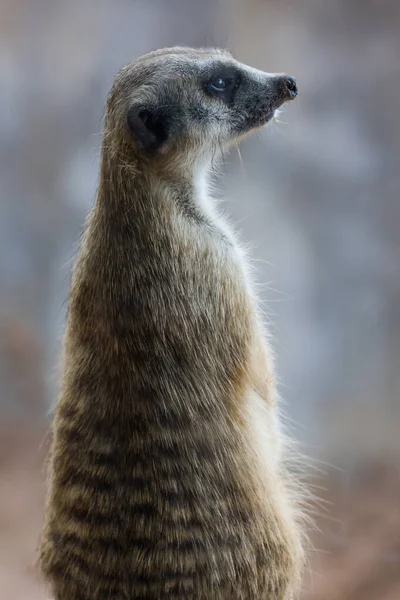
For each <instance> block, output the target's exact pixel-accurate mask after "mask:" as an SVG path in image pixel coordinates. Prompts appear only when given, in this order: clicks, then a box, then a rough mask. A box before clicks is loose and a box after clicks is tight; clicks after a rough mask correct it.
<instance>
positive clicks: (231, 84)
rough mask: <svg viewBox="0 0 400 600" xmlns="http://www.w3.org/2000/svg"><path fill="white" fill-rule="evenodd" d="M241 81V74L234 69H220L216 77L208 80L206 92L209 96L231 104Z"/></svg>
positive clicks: (213, 76)
mask: <svg viewBox="0 0 400 600" xmlns="http://www.w3.org/2000/svg"><path fill="white" fill-rule="evenodd" d="M240 80H241V77H240V73H239V72H238V70H237V69H235V68H234V67H225V68H219V69H218V70H217V71H216V73H215V75H212V76H211V77H210V78H209V79H208V80H206V82H205V91H206V93H207V94H208V95H209V96H216V97H219V98H220V99H221V100H224V101H225V102H230V101H232V100H233V97H234V95H235V91H236V89H237V88H238V86H239V84H240Z"/></svg>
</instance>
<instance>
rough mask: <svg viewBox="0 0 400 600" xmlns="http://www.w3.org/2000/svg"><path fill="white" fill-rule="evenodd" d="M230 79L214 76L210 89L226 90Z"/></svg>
mask: <svg viewBox="0 0 400 600" xmlns="http://www.w3.org/2000/svg"><path fill="white" fill-rule="evenodd" d="M228 83H229V82H228V81H227V80H226V79H222V77H214V78H213V79H211V81H210V82H209V84H208V87H209V88H210V90H212V91H214V92H224V91H225V90H226V88H227V86H228Z"/></svg>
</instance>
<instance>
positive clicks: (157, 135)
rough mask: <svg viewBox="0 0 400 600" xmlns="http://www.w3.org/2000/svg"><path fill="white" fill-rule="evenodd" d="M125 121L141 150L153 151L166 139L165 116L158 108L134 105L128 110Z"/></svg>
mask: <svg viewBox="0 0 400 600" xmlns="http://www.w3.org/2000/svg"><path fill="white" fill-rule="evenodd" d="M127 121H128V126H129V129H130V130H131V131H132V133H133V134H134V136H135V139H136V141H137V143H138V144H139V146H140V148H143V150H145V151H147V152H155V151H156V150H158V149H159V148H161V146H162V145H163V144H164V143H165V142H166V141H167V138H168V128H167V118H166V115H165V114H163V113H162V111H161V110H160V109H157V108H148V107H145V106H137V105H134V106H132V107H131V108H130V109H129V111H128V115H127Z"/></svg>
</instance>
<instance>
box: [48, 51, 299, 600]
mask: <svg viewBox="0 0 400 600" xmlns="http://www.w3.org/2000/svg"><path fill="white" fill-rule="evenodd" d="M296 94H297V87H296V81H295V79H294V78H293V77H290V76H288V75H282V74H278V75H277V74H270V73H264V72H262V71H259V70H256V69H253V68H251V67H248V66H246V65H244V64H241V63H239V62H238V61H237V60H235V59H234V58H233V57H232V55H231V54H230V53H229V52H227V51H223V50H219V49H211V50H210V49H198V50H195V49H191V48H181V47H176V48H170V49H164V50H157V51H153V52H150V53H148V54H145V55H144V56H142V57H141V58H139V59H138V60H136V61H135V62H133V63H131V64H130V65H129V66H127V67H125V68H123V69H122V70H121V71H120V73H119V74H118V75H117V77H116V79H115V82H114V85H113V87H112V89H111V92H110V94H109V97H108V101H107V108H106V118H105V129H104V137H103V144H102V156H101V169H100V182H99V189H98V195H97V200H96V202H95V206H94V208H93V209H92V212H91V214H90V216H89V219H88V223H87V227H86V230H85V233H84V236H83V240H82V244H81V249H80V253H79V258H78V260H77V264H76V267H75V269H74V275H73V281H72V287H71V293H70V304H69V315H68V321H67V331H66V336H65V349H64V353H65V355H64V367H63V369H64V370H63V380H62V390H61V395H60V398H59V401H58V404H57V408H56V414H55V419H54V425H53V442H52V449H51V453H50V456H51V458H50V476H49V492H48V501H47V508H46V516H45V525H44V529H43V534H42V539H41V543H40V552H39V559H40V565H41V569H42V572H43V573H44V576H45V578H46V579H47V581H48V583H49V587H50V590H51V594H52V597H53V598H54V599H55V600H134V599H135V600H136V599H147V600H158V599H164V598H169V599H185V600H190V599H193V600H194V599H199V600H261V599H268V600H288V599H289V598H294V596H295V594H296V590H297V588H298V584H299V579H300V574H301V571H302V564H303V555H304V551H303V541H302V538H303V536H302V527H301V525H300V523H299V520H298V512H299V511H298V507H297V502H296V499H295V498H294V497H293V495H292V494H291V492H290V489H291V483H290V477H289V475H288V473H287V469H286V466H285V460H284V459H283V454H282V453H283V449H282V447H283V444H282V440H283V435H282V433H281V432H280V426H279V419H278V415H277V407H276V389H275V383H274V371H273V364H272V360H271V356H270V350H269V346H268V343H267V337H266V333H265V330H264V325H263V321H262V315H261V312H260V309H259V307H258V302H257V298H256V294H255V293H254V285H253V283H252V280H251V275H250V272H249V271H250V269H249V266H248V261H247V259H246V256H245V254H244V252H243V251H242V249H241V247H240V245H239V244H238V243H237V241H236V239H235V235H234V233H233V231H232V230H231V228H230V226H229V225H228V224H227V223H226V222H225V220H224V219H223V218H222V217H221V216H220V215H219V213H218V210H217V209H216V207H215V203H214V201H213V198H212V197H210V194H209V191H208V185H207V181H208V174H209V170H210V165H211V163H212V161H213V160H214V159H215V157H216V156H218V154H219V153H220V152H221V150H223V149H224V148H226V147H228V146H229V145H232V144H236V143H237V142H238V140H240V139H241V138H242V137H244V136H246V135H248V134H249V133H251V132H253V131H254V130H256V129H258V128H260V127H263V126H264V125H266V124H267V123H268V122H269V121H270V120H271V119H272V118H273V116H274V113H275V111H276V110H277V108H278V107H279V106H281V105H282V104H283V103H284V102H285V101H287V100H291V99H292V98H294V97H295V96H296Z"/></svg>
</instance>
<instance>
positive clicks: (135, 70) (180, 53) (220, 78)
mask: <svg viewBox="0 0 400 600" xmlns="http://www.w3.org/2000/svg"><path fill="white" fill-rule="evenodd" d="M296 95H297V86H296V80H295V79H294V78H293V77H291V76H289V75H285V74H271V73H264V72H263V71H259V70H257V69H253V68H251V67H248V66H247V65H244V64H242V63H240V62H238V61H237V60H235V59H234V58H233V57H232V55H231V54H230V53H229V52H227V51H225V50H218V49H198V50H195V49H192V48H179V47H177V48H167V49H163V50H157V51H155V52H150V53H148V54H145V55H144V56H142V57H141V58H139V59H138V60H137V61H135V62H133V63H131V64H130V65H128V66H127V67H125V68H124V69H122V71H121V72H120V73H119V75H118V76H117V78H116V80H115V83H114V86H113V88H112V90H111V93H110V96H109V100H108V107H107V108H108V110H107V122H108V125H109V127H108V129H109V130H111V131H115V129H116V128H117V129H119V130H120V131H122V133H123V135H122V137H121V136H114V139H115V138H117V139H123V140H124V147H125V148H127V147H128V148H131V149H132V151H133V152H134V154H135V156H136V158H138V157H141V158H143V159H145V160H147V161H157V162H158V163H161V162H163V161H165V160H170V159H173V160H174V162H176V159H178V160H179V162H180V164H182V165H187V166H188V165H189V164H190V163H191V162H192V163H193V162H194V161H196V159H201V158H203V159H204V158H207V157H211V156H213V155H215V152H218V150H219V149H222V148H223V147H224V146H227V145H229V144H230V143H232V142H233V143H234V142H236V141H237V140H238V139H239V138H241V137H243V136H245V135H246V134H248V133H251V132H252V131H254V130H256V129H258V128H260V127H262V126H264V125H265V124H267V123H268V122H269V121H270V120H271V119H272V118H273V116H274V113H275V111H276V110H277V109H278V108H279V107H280V106H281V105H282V104H283V103H284V102H286V101H287V100H292V99H293V98H295V96H296Z"/></svg>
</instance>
